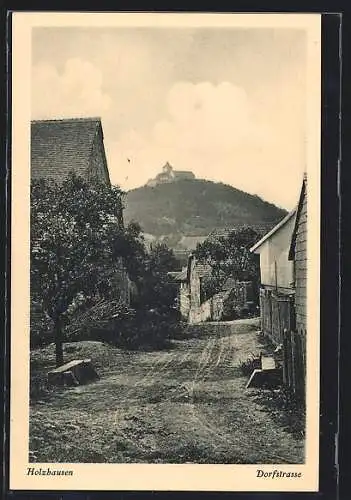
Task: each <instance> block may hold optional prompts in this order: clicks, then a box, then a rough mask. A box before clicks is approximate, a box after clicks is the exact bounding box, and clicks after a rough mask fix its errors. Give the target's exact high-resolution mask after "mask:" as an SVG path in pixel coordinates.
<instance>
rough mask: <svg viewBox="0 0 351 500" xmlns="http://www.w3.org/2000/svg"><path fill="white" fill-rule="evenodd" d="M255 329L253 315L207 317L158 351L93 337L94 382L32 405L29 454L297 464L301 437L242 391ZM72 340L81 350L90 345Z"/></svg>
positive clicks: (57, 457) (61, 458)
mask: <svg viewBox="0 0 351 500" xmlns="http://www.w3.org/2000/svg"><path fill="white" fill-rule="evenodd" d="M256 329H257V323H256V322H255V321H254V320H246V321H237V322H233V323H232V324H226V325H223V324H206V325H204V326H203V327H202V328H200V330H199V329H197V335H195V336H194V337H191V338H188V339H186V340H181V341H176V342H174V345H173V348H172V349H169V350H167V351H157V352H156V351H155V352H144V353H140V352H137V353H135V352H123V351H121V350H119V349H114V348H110V347H107V346H103V348H104V349H106V352H102V351H101V352H99V351H98V347H99V346H98V345H97V344H98V343H96V349H95V351H96V360H95V364H96V366H97V367H98V369H99V373H100V374H101V379H100V380H99V381H98V382H96V383H93V384H90V385H86V386H81V387H77V388H73V389H69V390H65V391H63V392H61V393H58V394H56V395H55V396H54V397H51V398H50V399H49V400H47V401H41V402H40V401H39V403H37V404H35V405H34V406H33V407H32V409H31V439H30V443H31V450H32V457H33V459H34V461H39V462H41V461H43V462H51V461H54V462H60V461H61V462H62V461H70V462H138V463H302V462H303V439H302V438H300V439H297V438H296V437H293V435H292V434H291V433H289V432H287V431H286V430H285V429H284V428H283V427H282V426H280V425H278V424H277V422H276V420H273V418H272V415H271V414H270V413H269V412H267V410H266V409H265V408H264V407H263V406H262V405H261V404H260V403H258V402H257V401H256V399H255V397H254V394H255V391H252V390H246V389H245V385H246V382H247V378H246V377H244V376H243V375H242V373H241V371H240V369H239V365H240V360H244V359H246V358H247V357H248V355H249V354H250V352H255V353H257V352H259V351H260V350H261V349H262V346H260V345H259V343H258V340H257V334H256ZM81 344H82V345H81V347H80V349H81V352H79V355H80V356H81V355H86V352H85V349H88V348H89V349H90V351H91V349H92V346H91V344H92V343H81ZM99 348H101V346H100V347H99ZM88 354H89V353H88ZM71 357H73V358H74V357H77V352H75V353H72V356H71ZM93 358H94V356H93ZM43 440H44V441H45V447H43V446H42V443H43Z"/></svg>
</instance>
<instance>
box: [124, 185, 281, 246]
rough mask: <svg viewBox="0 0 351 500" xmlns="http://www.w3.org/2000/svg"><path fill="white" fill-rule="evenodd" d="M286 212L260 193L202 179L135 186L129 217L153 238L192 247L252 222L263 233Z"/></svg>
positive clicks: (128, 202)
mask: <svg viewBox="0 0 351 500" xmlns="http://www.w3.org/2000/svg"><path fill="white" fill-rule="evenodd" d="M285 215H286V211H285V210H283V209H281V208H278V207H276V206H275V205H273V204H271V203H268V202H266V201H264V200H262V199H261V198H259V197H258V196H255V195H251V194H248V193H245V192H244V191H240V190H239V189H236V188H234V187H232V186H229V185H226V184H222V183H216V182H211V181H205V180H199V179H194V180H179V181H178V182H173V183H166V184H159V185H156V186H153V187H151V186H142V187H140V188H137V189H133V190H131V191H129V192H128V193H127V196H126V209H125V211H124V218H125V221H126V222H129V221H130V220H136V221H138V222H139V223H140V225H141V226H142V228H143V230H144V231H145V233H147V235H148V240H149V241H150V240H153V239H164V240H166V241H167V243H168V244H169V246H171V247H172V248H175V249H182V248H183V249H188V250H191V249H192V248H195V246H196V243H197V241H203V239H204V238H205V237H206V236H207V235H208V234H209V233H210V232H212V231H213V230H215V229H218V228H228V227H229V228H237V227H241V226H244V225H249V226H252V227H254V228H255V229H256V230H258V231H259V232H261V233H264V232H266V231H267V230H269V229H270V228H271V227H273V226H274V225H275V224H276V223H277V222H278V221H279V220H280V219H282V218H283V217H284V216H285Z"/></svg>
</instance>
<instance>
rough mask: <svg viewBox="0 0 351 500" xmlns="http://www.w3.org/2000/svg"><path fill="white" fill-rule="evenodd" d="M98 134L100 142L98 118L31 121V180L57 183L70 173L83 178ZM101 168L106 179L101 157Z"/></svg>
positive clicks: (105, 165) (100, 130) (101, 133)
mask: <svg viewBox="0 0 351 500" xmlns="http://www.w3.org/2000/svg"><path fill="white" fill-rule="evenodd" d="M98 133H100V135H101V141H102V140H103V132H102V126H101V120H100V118H71V119H62V120H34V121H32V123H31V178H32V179H39V178H45V179H53V180H56V181H60V180H61V179H62V178H64V177H66V176H67V175H68V174H69V172H71V171H74V172H75V173H76V174H77V175H80V176H83V177H86V176H87V173H88V167H89V159H90V155H91V153H92V149H93V144H94V139H95V137H96V135H97V134H98ZM103 151H104V149H103ZM104 168H105V171H106V174H107V179H109V175H108V170H107V163H106V158H105V157H104Z"/></svg>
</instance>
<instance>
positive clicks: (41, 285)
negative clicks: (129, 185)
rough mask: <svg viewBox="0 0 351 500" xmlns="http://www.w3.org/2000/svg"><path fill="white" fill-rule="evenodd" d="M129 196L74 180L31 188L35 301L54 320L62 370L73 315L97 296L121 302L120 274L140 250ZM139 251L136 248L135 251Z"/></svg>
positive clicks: (77, 179) (57, 351)
mask: <svg viewBox="0 0 351 500" xmlns="http://www.w3.org/2000/svg"><path fill="white" fill-rule="evenodd" d="M122 210H123V192H122V191H121V190H120V189H119V188H118V187H110V186H107V185H105V184H102V183H98V182H96V183H94V184H91V183H88V182H86V181H84V180H83V179H81V178H79V177H76V176H75V175H73V174H72V175H71V176H70V177H68V178H67V179H66V180H64V181H63V182H62V183H60V184H58V183H55V182H52V181H44V180H40V181H35V182H33V183H32V186H31V270H30V274H31V299H32V300H33V301H34V302H36V303H39V304H40V305H41V307H42V309H43V311H44V312H45V313H46V315H47V316H48V317H49V318H50V319H51V320H52V323H53V330H54V337H55V344H56V364H57V365H61V364H62V363H63V347H62V345H63V340H64V339H63V327H64V324H65V321H67V316H68V314H69V313H70V312H71V311H72V310H74V308H75V307H78V306H79V305H80V304H81V303H82V302H84V301H89V300H93V299H94V297H97V296H115V294H116V293H117V290H116V283H115V280H114V275H115V272H116V271H117V270H118V269H120V267H121V265H122V263H123V260H122V259H123V257H125V256H126V255H128V258H129V261H128V265H129V267H133V266H132V263H131V260H132V253H133V250H134V249H135V248H136V247H138V245H140V244H141V243H140V241H138V240H137V238H136V235H137V232H138V230H137V228H136V227H134V226H132V227H129V228H124V225H123V217H122ZM133 245H134V246H133Z"/></svg>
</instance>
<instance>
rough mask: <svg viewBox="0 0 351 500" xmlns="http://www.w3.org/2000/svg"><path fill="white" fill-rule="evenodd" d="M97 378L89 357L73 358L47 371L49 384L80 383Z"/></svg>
mask: <svg viewBox="0 0 351 500" xmlns="http://www.w3.org/2000/svg"><path fill="white" fill-rule="evenodd" d="M98 378H99V376H98V374H97V373H96V371H95V369H94V367H93V365H92V363H91V359H75V360H73V361H70V362H69V363H66V364H64V365H62V366H59V367H58V368H55V370H51V371H50V372H49V373H48V382H49V384H51V385H80V384H85V383H87V382H90V381H92V380H96V379H98Z"/></svg>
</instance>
